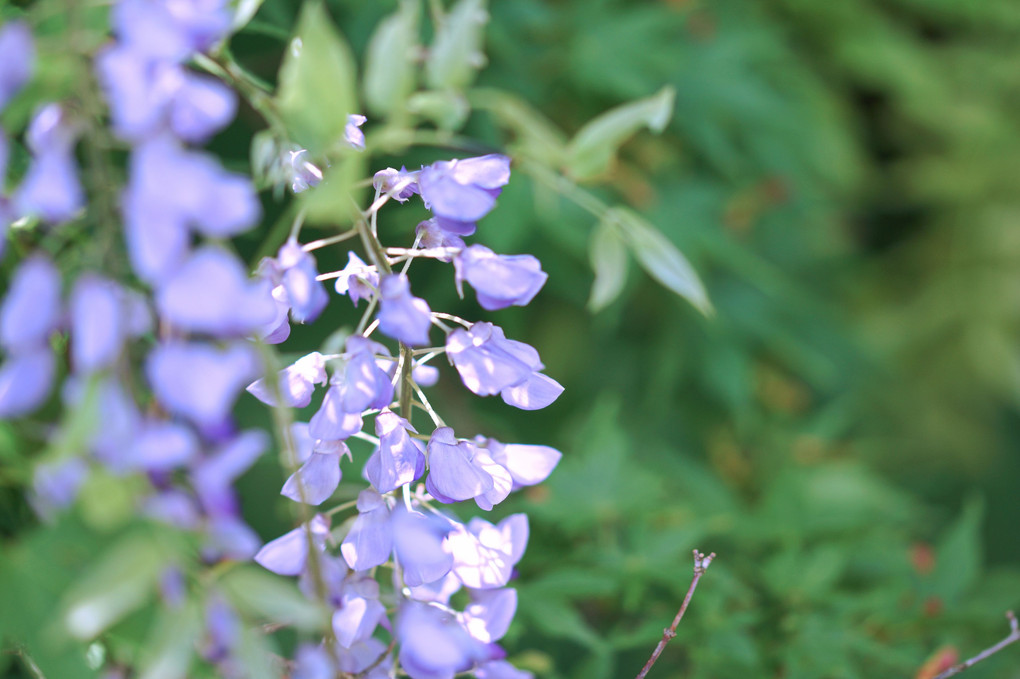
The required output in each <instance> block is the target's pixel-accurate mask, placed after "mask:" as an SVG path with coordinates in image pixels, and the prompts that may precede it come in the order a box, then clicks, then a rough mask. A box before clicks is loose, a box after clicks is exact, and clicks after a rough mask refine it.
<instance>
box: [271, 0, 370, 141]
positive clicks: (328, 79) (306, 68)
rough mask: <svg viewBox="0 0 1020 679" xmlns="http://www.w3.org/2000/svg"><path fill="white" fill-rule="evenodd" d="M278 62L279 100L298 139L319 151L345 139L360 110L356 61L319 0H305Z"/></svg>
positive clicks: (283, 115) (278, 104)
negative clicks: (294, 31) (350, 118)
mask: <svg viewBox="0 0 1020 679" xmlns="http://www.w3.org/2000/svg"><path fill="white" fill-rule="evenodd" d="M297 26H298V27H297V34H296V35H295V36H294V38H293V39H292V40H291V41H290V43H289V44H288V46H287V51H286V53H285V54H284V57H283V64H282V65H281V66H280V76H279V82H280V88H279V91H278V92H277V96H276V103H277V107H278V109H279V111H280V115H281V117H282V118H283V120H284V123H285V124H286V126H287V129H288V131H289V132H290V134H291V137H292V138H293V139H294V141H295V142H297V143H298V144H300V145H301V146H303V147H304V148H306V149H308V151H309V153H311V155H313V156H315V155H318V154H320V153H322V152H323V151H325V150H327V149H329V148H330V147H331V146H333V145H334V144H335V143H336V142H338V141H340V140H341V139H343V134H344V126H345V125H346V124H347V115H348V114H349V113H356V112H357V111H356V109H357V98H356V95H355V85H354V83H355V77H356V76H355V73H356V70H355V65H354V58H353V57H352V56H351V51H350V48H349V47H348V46H347V43H346V41H345V40H344V39H343V37H342V36H341V35H340V34H339V32H337V30H336V29H335V27H334V24H333V20H332V19H331V18H330V16H329V13H328V12H327V11H326V8H325V6H324V5H323V4H322V2H321V1H313V2H306V3H305V4H304V6H303V7H302V9H301V16H300V17H299V18H298V24H297Z"/></svg>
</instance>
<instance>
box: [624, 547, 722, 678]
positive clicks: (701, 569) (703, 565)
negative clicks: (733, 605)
mask: <svg viewBox="0 0 1020 679" xmlns="http://www.w3.org/2000/svg"><path fill="white" fill-rule="evenodd" d="M714 558H715V552H712V553H711V554H709V555H708V556H705V555H704V554H702V553H701V552H699V551H698V550H696V549H695V550H694V578H693V579H692V580H691V586H690V587H688V588H687V596H685V597H684V602H683V603H682V604H680V610H679V611H677V613H676V617H675V618H673V624H672V625H670V626H669V627H668V628H666V629H664V630H662V639H660V640H659V644H658V645H657V646H656V647H655V650H654V651H652V656H651V657H650V658H649V659H648V662H646V663H645V666H644V667H642V668H641V671H640V672H638V675H637V677H636V679H644V678H645V677H646V676H647V675H648V671H649V670H651V669H652V665H654V664H655V661H656V660H658V659H659V656H660V655H662V650H663V649H664V648H666V644H668V643H669V640H670V639H672V638H673V637H675V636H676V628H677V626H678V625H679V624H680V620H681V619H683V617H684V613H686V612H687V606H688V605H689V604H690V603H691V598H692V597H693V596H694V590H695V589H696V588H697V586H698V580H701V576H702V575H704V574H705V571H706V570H707V569H708V566H709V564H711V563H712V559H714Z"/></svg>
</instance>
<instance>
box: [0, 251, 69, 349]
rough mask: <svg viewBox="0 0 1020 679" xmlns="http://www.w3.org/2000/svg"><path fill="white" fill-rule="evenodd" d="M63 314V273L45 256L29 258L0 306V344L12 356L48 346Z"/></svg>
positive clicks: (22, 265)
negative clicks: (61, 291) (50, 337)
mask: <svg viewBox="0 0 1020 679" xmlns="http://www.w3.org/2000/svg"><path fill="white" fill-rule="evenodd" d="M60 313H61V312H60V272H59V271H57V268H56V266H54V265H53V262H51V261H50V260H49V259H48V258H47V257H46V256H45V255H41V254H36V255H32V256H30V257H28V258H27V259H25V260H24V261H23V262H22V263H21V264H20V265H19V266H18V268H17V270H16V271H15V272H14V276H13V277H12V279H11V287H10V289H8V291H7V295H6V296H5V297H4V300H3V304H2V305H0V345H2V346H3V347H4V348H5V349H6V350H7V351H9V352H12V353H18V352H22V351H26V350H30V349H34V348H36V347H40V346H45V345H46V343H47V341H48V339H49V336H50V334H51V333H52V332H53V331H54V330H55V329H56V327H57V324H58V322H59V320H60Z"/></svg>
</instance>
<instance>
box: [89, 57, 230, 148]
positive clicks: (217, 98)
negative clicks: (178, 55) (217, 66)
mask: <svg viewBox="0 0 1020 679" xmlns="http://www.w3.org/2000/svg"><path fill="white" fill-rule="evenodd" d="M96 74H97V76H98V78H99V81H100V83H101V84H102V86H103V89H104V90H105V91H106V96H107V99H108V100H109V102H110V114H111V117H112V119H113V128H114V131H115V132H116V133H117V135H118V136H120V137H121V138H122V139H127V140H130V141H142V140H144V139H146V138H148V137H152V136H154V135H156V134H158V133H160V132H162V131H164V130H167V129H169V130H170V131H172V132H173V134H174V135H176V136H177V137H179V138H180V139H183V140H184V141H188V142H193V143H200V142H204V141H206V140H207V139H209V137H211V136H212V135H213V134H215V133H216V132H218V131H219V130H221V129H223V128H224V127H225V126H226V125H227V124H228V123H229V122H230V121H231V120H233V118H234V115H235V114H236V112H237V97H236V95H235V94H234V93H233V91H232V90H231V89H230V88H228V87H227V86H226V85H224V84H223V83H221V82H220V81H218V80H216V79H215V78H210V77H208V76H202V75H198V74H195V73H192V72H191V71H188V70H187V69H185V68H183V67H181V66H179V65H177V64H175V63H173V62H168V61H164V60H159V59H152V58H149V57H146V56H145V55H144V54H139V53H138V52H137V51H136V50H133V49H130V48H127V47H123V46H116V47H111V48H109V49H107V50H104V51H103V52H102V53H101V54H100V55H99V56H98V57H97V58H96Z"/></svg>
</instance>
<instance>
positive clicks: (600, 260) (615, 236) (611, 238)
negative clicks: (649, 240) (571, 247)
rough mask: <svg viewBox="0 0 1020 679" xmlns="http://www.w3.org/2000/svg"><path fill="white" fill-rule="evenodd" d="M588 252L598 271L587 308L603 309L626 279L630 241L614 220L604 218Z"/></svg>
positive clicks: (593, 268)
mask: <svg viewBox="0 0 1020 679" xmlns="http://www.w3.org/2000/svg"><path fill="white" fill-rule="evenodd" d="M588 247H589V249H588V256H589V260H590V261H591V268H592V270H594V271H595V282H594V283H592V286H591V296H590V297H589V298H588V309H589V310H591V311H592V312H593V313H594V312H597V311H601V310H602V309H604V308H605V307H606V306H608V305H609V304H610V303H611V302H612V301H613V300H614V299H616V298H617V297H619V295H620V293H621V292H622V291H623V285H624V283H626V282H627V244H626V243H624V241H623V238H622V237H621V236H620V232H619V227H617V225H616V223H615V220H612V219H603V220H601V221H600V222H599V223H598V225H597V226H596V227H595V233H594V234H592V237H591V240H590V241H589V242H588Z"/></svg>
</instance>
